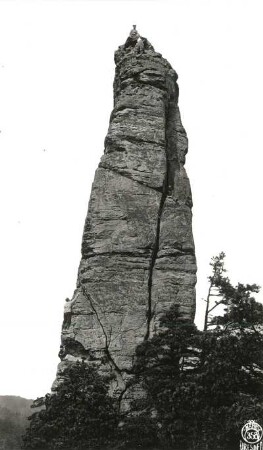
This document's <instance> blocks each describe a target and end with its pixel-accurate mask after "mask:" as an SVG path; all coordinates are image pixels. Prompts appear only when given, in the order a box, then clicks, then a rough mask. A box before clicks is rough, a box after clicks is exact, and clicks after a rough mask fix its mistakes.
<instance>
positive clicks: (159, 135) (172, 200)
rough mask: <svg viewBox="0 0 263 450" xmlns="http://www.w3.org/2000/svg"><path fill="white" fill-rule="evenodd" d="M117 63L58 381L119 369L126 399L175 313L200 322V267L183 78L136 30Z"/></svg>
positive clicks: (118, 53)
mask: <svg viewBox="0 0 263 450" xmlns="http://www.w3.org/2000/svg"><path fill="white" fill-rule="evenodd" d="M115 62H116V73H115V80H114V109H113V111H112V114H111V117H110V125H109V130H108V133H107V136H106V139H105V150H104V155H103V156H102V158H101V161H100V163H99V167H98V169H97V170H96V174H95V179H94V182H93V185H92V191H91V196H90V201H89V208H88V214H87V218H86V221H85V226H84V233H83V240H82V258H81V262H80V266H79V272H78V280H77V287H76V290H75V292H74V296H73V298H72V300H71V301H70V300H69V301H68V302H67V303H66V308H65V318H64V323H63V327H62V346H61V351H60V357H61V360H62V361H61V363H60V365H59V369H58V375H57V379H59V377H60V375H61V374H62V373H63V367H65V365H67V364H69V363H70V361H74V360H76V359H79V358H81V357H84V358H86V359H87V360H92V361H102V362H103V364H104V367H105V371H107V370H112V371H113V372H114V373H115V374H116V387H115V388H116V390H117V391H118V390H119V391H121V390H122V389H124V387H125V376H123V374H125V373H127V372H129V371H130V370H131V368H132V364H133V359H134V353H135V348H136V346H137V345H138V344H140V343H141V342H142V341H143V340H144V339H148V338H149V337H151V336H152V335H153V334H154V333H155V332H156V331H157V330H158V327H159V319H160V317H161V316H162V315H163V314H164V313H165V312H166V311H167V310H168V309H169V308H170V307H171V306H172V305H177V306H178V311H179V314H180V317H181V319H182V320H184V319H190V320H193V319H194V314H195V283H196V275H195V274H196V260H195V250H194V242H193V237H192V213H191V207H192V197H191V189H190V184H189V180H188V177H187V174H186V172H185V169H184V163H185V155H186V153H187V150H188V141H187V136H186V132H185V130H184V127H183V126H182V123H181V118H180V112H179V108H178V85H177V82H176V81H177V74H176V72H175V71H174V70H173V69H172V67H171V66H170V64H169V63H168V62H167V61H166V60H165V59H163V58H162V56H161V55H160V54H159V53H156V52H155V51H154V49H153V47H152V45H151V44H150V43H149V41H148V40H147V39H145V38H141V37H140V36H139V35H138V32H137V30H136V28H135V26H134V29H133V30H132V32H131V34H130V36H129V37H128V39H127V41H126V43H125V44H124V45H123V46H121V47H119V49H118V50H117V51H116V53H115Z"/></svg>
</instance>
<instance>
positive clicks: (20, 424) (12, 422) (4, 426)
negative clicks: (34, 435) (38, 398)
mask: <svg viewBox="0 0 263 450" xmlns="http://www.w3.org/2000/svg"><path fill="white" fill-rule="evenodd" d="M32 402H33V400H28V399H26V398H22V397H16V396H13V395H0V450H20V448H21V436H22V435H23V434H24V432H25V429H26V428H27V426H28V420H27V418H28V416H30V415H31V414H32V413H33V411H32V409H31V408H30V405H31V404H32Z"/></svg>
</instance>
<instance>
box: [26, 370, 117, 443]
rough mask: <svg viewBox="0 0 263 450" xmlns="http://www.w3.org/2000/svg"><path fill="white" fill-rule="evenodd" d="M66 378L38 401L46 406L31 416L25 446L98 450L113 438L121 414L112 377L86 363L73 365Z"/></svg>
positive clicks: (37, 402) (38, 404) (38, 403)
mask: <svg viewBox="0 0 263 450" xmlns="http://www.w3.org/2000/svg"><path fill="white" fill-rule="evenodd" d="M63 378H64V381H63V382H62V383H61V384H59V385H58V387H57V388H56V391H55V393H54V394H47V395H46V396H45V397H44V398H43V399H42V400H41V399H38V400H37V401H36V405H37V406H40V405H41V404H42V405H43V406H44V407H45V409H43V410H41V411H40V412H36V413H34V414H33V415H32V416H31V417H30V422H31V423H30V427H29V428H28V430H27V433H26V435H25V436H24V449H43V450H44V449H45V450H47V449H63V450H64V449H70V450H73V449H76V450H80V449H87V448H92V449H93V448H94V449H95V448H102V447H103V446H105V445H107V443H108V442H109V441H110V440H111V439H112V433H113V432H114V429H115V428H116V425H117V415H116V409H115V403H114V401H113V399H112V398H111V397H110V396H109V394H108V388H109V386H108V380H107V379H104V378H103V377H102V376H101V375H99V374H98V372H97V370H96V369H95V367H91V366H88V365H87V364H86V363H85V362H82V363H80V362H77V363H75V364H72V365H71V366H70V367H68V368H67V369H66V370H65V372H64V375H63Z"/></svg>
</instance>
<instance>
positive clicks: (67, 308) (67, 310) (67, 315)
mask: <svg viewBox="0 0 263 450" xmlns="http://www.w3.org/2000/svg"><path fill="white" fill-rule="evenodd" d="M78 296H79V292H78V293H77V294H76V295H74V296H73V299H72V300H70V299H69V298H66V300H65V304H64V321H63V325H62V328H64V329H65V328H69V327H70V324H71V315H72V306H73V304H74V303H75V301H76V300H77V298H78Z"/></svg>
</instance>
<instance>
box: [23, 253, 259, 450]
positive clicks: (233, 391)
mask: <svg viewBox="0 0 263 450" xmlns="http://www.w3.org/2000/svg"><path fill="white" fill-rule="evenodd" d="M224 258H225V255H224V254H223V253H221V254H220V255H219V256H218V257H215V258H213V260H212V263H211V265H212V275H211V277H210V278H209V280H210V289H209V293H208V297H207V302H208V308H207V315H206V320H205V331H199V330H198V329H197V328H196V327H195V325H193V324H192V323H190V322H188V321H185V320H182V319H181V318H180V316H179V314H178V308H177V307H176V306H174V307H173V308H171V309H170V311H168V312H167V313H166V314H165V315H164V316H163V317H162V319H161V322H160V329H159V332H158V333H157V334H156V335H155V336H153V337H152V338H151V339H149V340H146V341H144V342H143V343H142V344H141V345H139V346H138V347H137V349H136V358H135V364H134V367H133V373H134V378H133V384H134V385H136V384H137V385H138V386H140V387H141V388H142V389H143V390H144V393H145V396H144V398H141V399H140V400H135V401H134V402H133V404H132V405H131V410H130V411H129V412H128V413H126V414H122V415H121V414H120V413H119V410H118V405H117V402H116V401H115V400H114V399H112V398H111V397H110V396H109V395H108V385H109V380H108V379H105V378H103V377H101V375H99V374H98V373H97V371H96V369H95V368H94V367H90V366H87V365H86V364H85V362H82V363H77V364H74V365H72V367H70V368H68V369H66V372H65V381H64V382H63V383H62V384H61V385H60V386H59V387H58V388H57V392H56V395H52V396H50V395H47V396H46V397H45V399H43V400H42V403H43V404H44V405H45V410H44V411H40V412H37V413H35V414H34V415H33V416H32V418H31V424H30V427H29V429H28V431H27V434H26V436H25V439H24V448H25V449H29V448H30V449H72V450H73V449H76V450H78V449H84V448H85V449H95V448H100V449H118V450H126V449H134V450H135V449H151V450H153V449H174V450H181V449H184V450H206V449H212V448H213V450H232V449H237V448H239V440H240V430H241V428H242V426H243V425H244V423H245V422H246V421H248V420H250V419H253V420H256V421H257V422H258V423H259V424H261V425H263V402H262V400H263V389H262V388H263V353H262V348H263V334H262V328H261V327H262V319H263V306H262V304H260V303H258V302H256V300H255V299H254V298H253V297H252V293H254V292H258V290H259V287H258V286H256V285H243V284H240V283H239V284H238V285H237V286H236V287H234V286H233V285H232V284H231V283H230V281H229V279H228V278H227V277H225V276H224V273H225V269H224ZM212 293H213V295H215V296H216V298H217V300H216V302H215V304H214V306H212V305H211V294H212ZM219 304H221V305H223V306H224V308H225V311H224V314H223V315H221V316H213V317H211V315H210V314H211V311H214V310H215V308H216V307H217V306H218V305H219Z"/></svg>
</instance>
